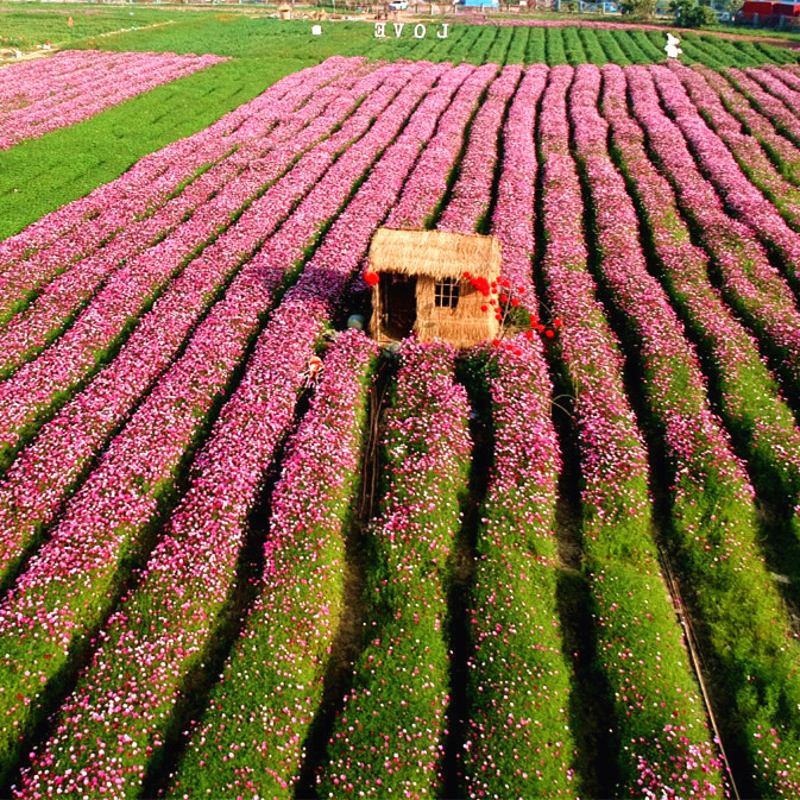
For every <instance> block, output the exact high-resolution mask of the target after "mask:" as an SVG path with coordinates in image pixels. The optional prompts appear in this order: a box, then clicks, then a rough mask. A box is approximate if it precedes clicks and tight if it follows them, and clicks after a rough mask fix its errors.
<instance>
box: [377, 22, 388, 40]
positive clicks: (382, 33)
mask: <svg viewBox="0 0 800 800" xmlns="http://www.w3.org/2000/svg"><path fill="white" fill-rule="evenodd" d="M375 38H376V39H385V38H386V23H385V22H376V23H375Z"/></svg>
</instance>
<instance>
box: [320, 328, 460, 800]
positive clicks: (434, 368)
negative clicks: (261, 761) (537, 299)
mask: <svg viewBox="0 0 800 800" xmlns="http://www.w3.org/2000/svg"><path fill="white" fill-rule="evenodd" d="M453 368H454V354H453V352H452V350H451V349H450V348H449V347H447V346H446V345H442V344H435V345H420V344H417V343H416V342H414V341H413V340H409V341H407V342H405V343H404V345H403V348H402V350H401V353H400V369H399V371H398V374H397V386H396V389H395V393H394V402H393V405H392V408H391V409H390V410H389V411H388V412H387V414H386V418H385V422H384V426H385V430H384V434H383V438H382V445H383V448H384V453H385V463H386V467H385V470H386V490H385V493H384V495H383V497H382V500H381V506H380V511H379V513H378V515H377V517H376V519H375V520H374V522H373V524H372V525H371V531H370V538H371V539H372V540H373V545H372V550H373V553H374V555H373V558H372V561H371V564H370V565H369V569H368V576H367V592H368V596H369V597H371V606H372V608H371V611H370V614H369V616H368V619H367V622H366V637H367V643H366V646H365V648H364V650H363V651H362V652H361V653H360V654H359V657H358V660H357V661H356V664H355V667H354V675H353V688H352V689H351V690H350V691H349V692H348V694H347V695H346V697H345V698H344V704H343V707H342V708H341V711H340V712H339V714H338V715H337V718H336V720H335V722H334V728H333V734H332V736H331V739H330V742H329V743H328V753H327V755H328V762H327V763H326V765H325V768H324V771H323V773H322V775H321V776H320V778H319V791H320V795H321V796H324V797H340V796H342V795H346V794H350V793H355V792H358V794H359V795H360V796H362V797H378V798H383V797H387V796H403V797H428V796H431V795H432V794H434V792H435V791H436V790H437V788H438V787H439V783H440V767H441V756H442V752H443V737H444V734H445V712H446V710H447V705H448V699H449V698H448V657H447V646H446V644H445V640H444V621H445V618H446V614H447V600H446V582H447V580H448V574H449V569H450V565H449V556H450V553H451V551H452V548H453V542H454V540H455V536H456V533H457V531H458V526H459V522H460V516H461V512H460V506H459V500H458V498H459V494H460V493H461V492H462V491H464V489H465V485H466V468H467V463H468V458H469V454H470V449H471V442H470V438H469V433H468V429H467V420H468V414H469V404H468V401H467V397H466V392H465V391H464V388H463V387H462V386H460V385H458V384H456V383H455V382H454V380H453Z"/></svg>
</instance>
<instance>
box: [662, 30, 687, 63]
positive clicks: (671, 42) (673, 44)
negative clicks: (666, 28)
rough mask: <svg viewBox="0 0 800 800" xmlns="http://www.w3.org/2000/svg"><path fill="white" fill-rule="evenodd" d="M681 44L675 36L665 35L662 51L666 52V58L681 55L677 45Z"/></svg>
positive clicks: (681, 51)
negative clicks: (665, 40)
mask: <svg viewBox="0 0 800 800" xmlns="http://www.w3.org/2000/svg"><path fill="white" fill-rule="evenodd" d="M680 43H681V40H680V39H679V38H678V37H677V36H673V35H672V34H671V33H668V34H667V43H666V45H664V50H666V52H667V58H678V56H680V55H681V53H683V50H681V48H680V47H678V45H679V44H680Z"/></svg>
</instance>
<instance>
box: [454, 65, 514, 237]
mask: <svg viewBox="0 0 800 800" xmlns="http://www.w3.org/2000/svg"><path fill="white" fill-rule="evenodd" d="M521 75H522V68H521V67H518V66H516V65H514V66H510V67H505V68H504V69H503V70H502V71H501V72H500V75H499V77H498V78H497V79H496V80H494V81H492V84H491V86H490V87H489V91H488V92H487V94H486V97H485V99H484V100H483V102H482V103H481V105H480V108H479V109H478V111H477V113H476V114H475V118H474V120H473V124H472V130H471V133H470V140H469V147H468V148H467V152H466V153H465V154H464V158H463V159H462V160H461V164H460V165H459V177H458V182H457V183H456V184H455V186H454V187H453V194H452V196H451V197H450V202H449V203H448V204H447V208H445V210H444V212H443V213H442V217H441V219H440V220H439V225H438V227H439V228H440V229H441V230H445V231H459V232H461V233H472V232H473V231H475V230H476V229H477V228H478V226H479V224H480V223H481V222H482V220H483V218H484V217H485V216H486V214H487V213H488V211H489V205H490V203H491V201H492V186H493V182H494V170H495V165H496V163H497V157H498V155H497V154H498V147H497V145H498V141H499V137H500V130H501V127H502V124H503V114H504V113H505V110H506V106H507V105H508V103H509V101H510V100H511V98H512V97H513V95H514V91H515V90H516V88H517V84H518V83H519V80H520V77H521Z"/></svg>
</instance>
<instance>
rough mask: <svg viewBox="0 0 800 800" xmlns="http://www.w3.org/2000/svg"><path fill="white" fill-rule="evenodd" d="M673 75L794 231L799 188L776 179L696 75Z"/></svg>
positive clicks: (799, 219)
mask: <svg viewBox="0 0 800 800" xmlns="http://www.w3.org/2000/svg"><path fill="white" fill-rule="evenodd" d="M675 72H676V74H677V76H678V78H679V79H680V80H681V82H682V83H683V86H684V88H685V89H686V91H687V94H688V96H689V98H690V99H691V102H692V103H694V105H695V107H696V109H697V111H698V112H699V113H700V114H701V115H702V117H703V120H704V121H705V123H706V124H707V125H708V126H709V127H710V128H711V130H713V131H714V132H715V133H716V134H717V135H718V136H719V137H720V139H721V140H722V141H723V142H724V143H725V145H726V146H727V147H728V149H729V150H730V152H731V155H732V156H733V157H734V158H735V159H736V161H737V163H738V164H739V166H740V168H741V169H742V171H743V172H744V173H745V174H746V175H747V177H748V178H749V179H750V180H751V181H752V182H753V184H755V186H757V187H758V188H759V189H761V191H762V192H764V194H765V195H766V196H767V197H768V198H769V199H770V201H771V202H772V203H773V204H774V205H775V206H776V208H778V210H779V211H780V212H781V214H782V215H783V217H784V219H786V221H787V223H788V224H789V225H791V226H792V228H794V230H795V231H796V230H798V228H800V188H798V187H796V186H793V185H792V184H791V183H790V182H789V181H787V180H786V179H785V178H784V177H783V176H782V175H780V173H779V172H778V171H777V170H776V169H775V167H774V166H773V164H772V162H771V161H770V160H769V158H768V156H767V154H766V153H765V152H764V151H763V150H762V149H761V146H760V144H759V142H758V140H757V139H756V138H754V137H752V136H749V135H747V134H745V133H743V132H742V130H741V125H740V123H739V121H738V120H736V119H735V117H733V116H732V115H731V114H729V113H728V111H727V110H726V108H725V106H724V105H723V103H722V100H721V98H720V97H719V96H718V95H717V93H716V92H715V91H714V90H713V89H712V88H711V86H709V84H708V83H707V82H706V81H705V80H704V79H703V77H702V75H701V74H700V73H699V72H696V71H694V70H688V69H676V70H675Z"/></svg>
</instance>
